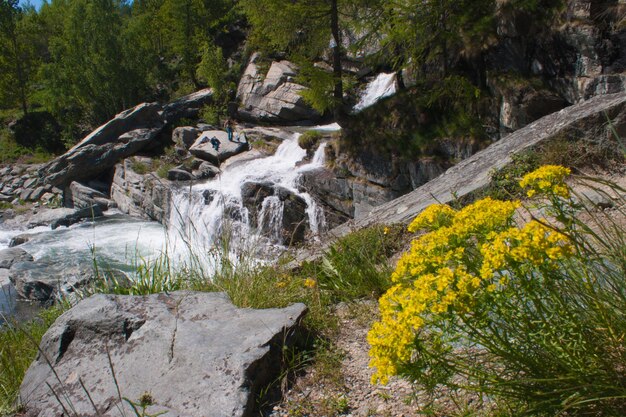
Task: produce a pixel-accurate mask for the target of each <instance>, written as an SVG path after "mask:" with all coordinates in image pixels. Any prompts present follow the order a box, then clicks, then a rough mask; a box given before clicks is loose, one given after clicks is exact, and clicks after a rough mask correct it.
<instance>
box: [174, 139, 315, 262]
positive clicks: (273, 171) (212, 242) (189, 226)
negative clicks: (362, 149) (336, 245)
mask: <svg viewBox="0 0 626 417" xmlns="http://www.w3.org/2000/svg"><path fill="white" fill-rule="evenodd" d="M298 137H299V134H292V135H291V137H289V138H288V139H285V140H284V141H283V142H282V143H281V145H280V146H279V147H278V149H277V150H276V153H275V154H274V155H272V156H268V157H264V158H258V159H252V160H242V161H241V162H236V163H232V164H229V165H227V166H226V167H225V168H224V169H223V171H221V172H220V174H219V175H218V176H217V177H216V178H214V179H212V180H209V181H207V182H204V183H201V184H195V185H192V186H189V187H183V188H180V189H177V190H174V191H173V195H172V202H171V204H172V207H171V211H170V213H171V214H170V219H169V225H168V229H169V238H170V244H169V245H170V248H173V249H174V251H175V252H176V253H178V254H179V255H181V256H184V253H185V252H186V251H187V250H191V251H192V252H193V256H197V255H198V254H202V253H208V252H210V251H211V250H212V249H213V248H215V247H216V246H219V245H220V240H222V239H225V238H226V239H228V247H229V250H230V251H233V252H237V251H242V250H244V251H245V250H253V251H255V254H256V255H258V256H260V257H263V252H266V253H268V252H271V251H272V248H274V249H275V248H276V247H280V242H281V235H282V234H283V230H282V227H283V210H284V207H285V204H284V203H283V201H282V200H281V199H280V198H279V197H278V194H276V193H277V191H276V190H282V191H281V192H288V193H292V194H293V195H295V196H297V197H299V198H301V199H302V200H304V202H305V203H306V205H307V207H306V215H307V218H308V222H309V225H310V230H311V232H312V233H313V234H314V235H317V234H318V233H320V232H321V231H322V230H323V228H324V215H323V211H322V210H321V208H320V207H318V206H317V204H316V203H315V201H314V200H313V198H312V197H311V196H310V195H309V194H308V193H306V192H301V191H300V190H299V189H298V179H299V177H300V176H301V174H302V172H304V171H306V170H310V169H315V168H318V167H321V166H323V164H324V147H325V144H322V145H320V147H319V148H318V149H317V150H316V152H315V155H314V156H313V158H312V160H311V162H309V163H302V161H303V159H304V158H305V157H306V151H305V150H304V149H302V148H300V146H299V145H298ZM247 183H252V184H254V185H255V186H256V185H258V187H259V191H258V193H261V192H265V193H267V194H271V195H267V196H265V198H264V199H263V201H262V203H261V204H260V207H251V208H250V209H254V210H256V211H258V212H257V213H251V212H250V210H249V209H248V207H246V201H244V195H243V192H242V191H243V188H244V187H245V186H246V184H247ZM285 190H286V191H285ZM255 215H256V219H257V227H256V228H253V225H252V223H251V220H252V218H253V217H254V216H255ZM226 235H227V236H226ZM233 256H234V257H236V255H233Z"/></svg>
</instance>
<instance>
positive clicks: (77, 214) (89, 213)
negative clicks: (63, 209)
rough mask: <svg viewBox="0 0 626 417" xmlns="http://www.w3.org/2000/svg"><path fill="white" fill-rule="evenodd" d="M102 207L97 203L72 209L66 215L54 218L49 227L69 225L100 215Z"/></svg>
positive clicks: (101, 214) (55, 227)
mask: <svg viewBox="0 0 626 417" xmlns="http://www.w3.org/2000/svg"><path fill="white" fill-rule="evenodd" d="M102 216H103V213H102V208H101V207H100V206H99V205H97V204H96V205H93V206H90V207H84V208H81V209H76V210H73V211H72V212H71V213H70V214H68V215H67V216H63V217H61V218H59V219H56V220H54V221H53V222H52V223H51V224H50V227H51V228H52V229H57V228H59V227H61V226H65V227H69V226H71V225H73V224H76V223H78V222H80V221H81V220H85V219H94V218H96V217H102Z"/></svg>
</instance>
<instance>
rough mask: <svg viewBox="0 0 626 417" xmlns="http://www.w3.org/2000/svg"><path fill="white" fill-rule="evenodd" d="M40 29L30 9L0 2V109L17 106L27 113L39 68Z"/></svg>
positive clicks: (13, 1) (8, 1) (8, 0)
mask: <svg viewBox="0 0 626 417" xmlns="http://www.w3.org/2000/svg"><path fill="white" fill-rule="evenodd" d="M39 32H40V30H39V26H38V25H37V13H36V12H35V10H34V9H33V8H26V7H20V6H19V5H18V1H17V0H4V1H2V2H0V107H4V108H6V107H13V106H20V108H21V110H22V111H23V113H24V114H26V113H27V112H28V102H29V96H30V94H31V93H32V89H33V83H34V78H35V74H36V71H37V68H38V65H39V63H40V61H41V59H42V57H41V55H40V54H39V52H40V51H38V46H40V45H39V39H38V34H39Z"/></svg>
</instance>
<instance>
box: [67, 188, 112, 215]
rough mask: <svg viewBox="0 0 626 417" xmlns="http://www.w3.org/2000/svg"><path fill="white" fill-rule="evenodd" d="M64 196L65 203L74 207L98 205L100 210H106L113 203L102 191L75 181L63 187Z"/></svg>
mask: <svg viewBox="0 0 626 417" xmlns="http://www.w3.org/2000/svg"><path fill="white" fill-rule="evenodd" d="M64 197H65V205H67V206H70V207H74V208H87V207H93V206H98V207H100V208H101V209H102V210H106V209H108V208H109V206H111V205H112V204H113V202H112V201H111V200H110V199H109V197H108V196H107V195H106V194H104V193H103V192H101V191H98V190H95V189H93V188H91V187H88V186H86V185H84V184H81V183H79V182H76V181H72V183H71V184H70V185H69V187H66V188H65V192H64Z"/></svg>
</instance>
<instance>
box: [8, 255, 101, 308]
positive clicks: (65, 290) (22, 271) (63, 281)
mask: <svg viewBox="0 0 626 417" xmlns="http://www.w3.org/2000/svg"><path fill="white" fill-rule="evenodd" d="M9 279H10V280H11V282H12V283H13V285H14V286H15V289H16V292H17V296H18V298H20V299H23V300H30V301H39V302H42V303H48V302H52V301H54V300H57V299H61V298H65V297H67V296H68V295H70V294H72V293H74V292H75V291H76V290H77V289H80V288H82V287H84V286H85V285H87V284H89V283H91V282H93V281H94V280H95V275H94V273H93V266H92V265H89V264H83V265H79V266H68V265H61V264H52V263H48V262H37V261H35V262H17V263H14V264H13V265H12V266H11V269H9Z"/></svg>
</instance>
